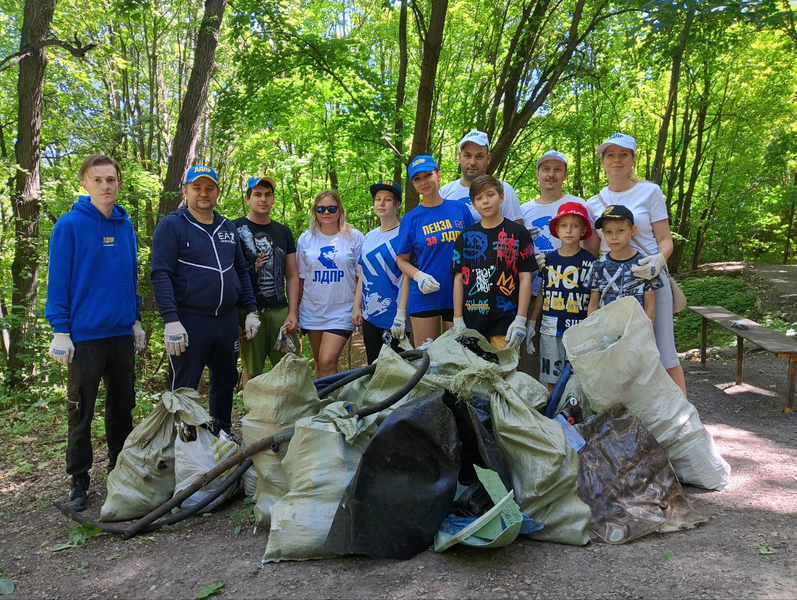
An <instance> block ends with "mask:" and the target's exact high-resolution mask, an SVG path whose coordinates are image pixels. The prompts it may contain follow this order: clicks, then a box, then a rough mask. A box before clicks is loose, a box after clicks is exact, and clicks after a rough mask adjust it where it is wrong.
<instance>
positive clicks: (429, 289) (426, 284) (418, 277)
mask: <svg viewBox="0 0 797 600" xmlns="http://www.w3.org/2000/svg"><path fill="white" fill-rule="evenodd" d="M413 279H414V280H415V283H417V284H418V289H419V290H421V294H433V293H434V292H436V291H437V290H439V289H440V284H439V283H437V280H436V279H435V278H434V277H432V276H431V275H427V274H426V273H424V272H423V271H418V272H417V273H415V276H414V277H413Z"/></svg>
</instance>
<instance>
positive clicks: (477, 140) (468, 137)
mask: <svg viewBox="0 0 797 600" xmlns="http://www.w3.org/2000/svg"><path fill="white" fill-rule="evenodd" d="M468 142H473V143H474V144H476V145H478V146H486V147H487V149H488V150H489V149H490V138H489V137H487V134H486V133H484V132H483V131H479V130H477V129H471V130H470V131H469V132H468V133H466V134H465V137H464V138H462V139H461V140H460V141H459V149H460V150H462V146H464V145H465V144H467V143H468Z"/></svg>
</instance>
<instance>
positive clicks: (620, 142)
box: [597, 133, 636, 154]
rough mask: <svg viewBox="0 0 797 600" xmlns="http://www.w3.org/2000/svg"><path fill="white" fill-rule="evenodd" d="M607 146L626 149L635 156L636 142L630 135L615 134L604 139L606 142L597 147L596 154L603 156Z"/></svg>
mask: <svg viewBox="0 0 797 600" xmlns="http://www.w3.org/2000/svg"><path fill="white" fill-rule="evenodd" d="M609 146H622V147H623V148H628V149H629V150H630V151H631V152H633V153H634V154H636V140H635V139H634V138H632V137H631V136H630V135H626V134H624V133H615V134H614V135H610V136H609V137H608V138H606V141H605V142H603V143H602V144H601V145H600V146H598V149H597V151H598V154H603V153H604V151H605V150H606V148H608V147H609Z"/></svg>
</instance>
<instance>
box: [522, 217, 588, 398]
mask: <svg viewBox="0 0 797 600" xmlns="http://www.w3.org/2000/svg"><path fill="white" fill-rule="evenodd" d="M548 228H549V230H550V234H551V235H552V236H553V237H555V238H557V239H559V240H560V241H561V243H562V245H561V246H560V247H559V249H558V250H554V251H553V252H550V253H549V254H548V255H546V259H545V268H544V269H543V271H542V273H541V275H540V279H541V281H542V285H541V288H540V293H539V294H538V295H537V297H536V300H535V301H534V309H533V310H532V313H531V319H530V322H531V323H532V325H531V329H530V331H529V335H528V337H527V342H526V347H527V350H528V351H529V353H531V352H534V346H531V347H529V341H530V340H531V338H532V337H534V324H535V323H536V322H537V319H538V318H539V317H540V314H542V321H541V324H540V380H541V381H543V382H545V383H547V384H548V389H549V390H552V389H553V388H554V385H555V384H556V382H557V381H558V380H559V376H560V375H561V374H562V370H563V369H564V366H565V362H566V361H567V355H566V354H565V349H564V345H563V344H562V335H563V334H564V332H565V331H567V329H568V328H570V327H572V326H573V325H575V324H577V323H579V322H581V320H582V319H585V318H586V317H587V306H588V305H589V300H590V290H589V288H588V287H586V285H585V280H586V278H587V273H589V270H590V267H591V266H592V263H593V262H594V261H595V256H594V255H593V254H591V253H590V252H587V251H586V250H584V249H583V248H582V247H581V245H580V242H581V240H586V239H587V238H589V237H590V236H591V235H592V229H591V228H590V226H589V214H588V213H587V208H586V206H584V205H583V204H582V203H580V202H565V203H564V204H562V205H561V206H560V207H559V210H558V211H557V213H556V216H555V217H554V218H553V219H551V221H550V222H549V223H548Z"/></svg>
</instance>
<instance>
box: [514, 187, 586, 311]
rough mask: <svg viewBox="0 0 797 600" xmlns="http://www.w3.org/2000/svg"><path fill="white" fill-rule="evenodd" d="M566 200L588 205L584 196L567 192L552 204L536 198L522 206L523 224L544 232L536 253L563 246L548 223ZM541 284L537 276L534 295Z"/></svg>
mask: <svg viewBox="0 0 797 600" xmlns="http://www.w3.org/2000/svg"><path fill="white" fill-rule="evenodd" d="M566 202H578V203H580V204H583V205H584V206H586V205H587V203H586V201H585V200H584V199H583V198H579V197H578V196H571V195H570V194H565V195H564V196H562V197H561V198H559V200H556V201H555V202H551V203H550V204H542V203H540V202H537V199H536V198H535V199H534V200H532V201H530V202H526V203H525V204H524V205H523V206H521V207H520V212H521V215H522V216H523V225H524V226H525V227H526V229H531V228H532V227H539V228H540V231H541V232H542V233H541V234H540V236H539V237H538V238H537V239H536V240H534V252H535V253H537V254H550V253H551V252H553V251H554V250H559V248H561V247H562V240H560V239H559V238H558V237H554V236H552V235H551V230H550V229H549V227H548V224H549V223H550V222H551V219H553V218H554V217H555V216H556V213H558V212H559V207H560V206H562V205H563V204H565V203H566ZM593 222H594V220H593V221H591V222H590V225H592V223H593ZM540 285H542V282H541V280H540V278H539V277H537V276H535V277H534V281H533V283H532V288H531V295H532V296H537V295H538V294H539V293H540Z"/></svg>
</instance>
